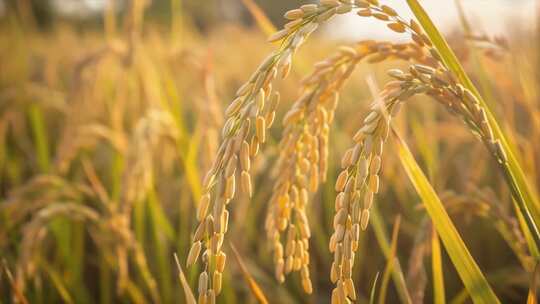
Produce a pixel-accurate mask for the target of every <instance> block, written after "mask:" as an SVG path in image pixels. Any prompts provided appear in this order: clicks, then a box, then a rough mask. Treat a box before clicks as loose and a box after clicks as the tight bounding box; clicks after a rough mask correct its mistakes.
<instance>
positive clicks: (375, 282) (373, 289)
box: [369, 272, 379, 304]
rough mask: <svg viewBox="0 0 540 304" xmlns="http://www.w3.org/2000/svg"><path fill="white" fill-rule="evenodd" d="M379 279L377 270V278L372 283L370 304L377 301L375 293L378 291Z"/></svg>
mask: <svg viewBox="0 0 540 304" xmlns="http://www.w3.org/2000/svg"><path fill="white" fill-rule="evenodd" d="M378 280H379V273H378V272H377V273H376V274H375V278H374V279H373V284H372V285H371V292H370V293H369V304H374V303H375V293H376V291H377V281H378Z"/></svg>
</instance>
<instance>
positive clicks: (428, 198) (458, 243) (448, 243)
mask: <svg viewBox="0 0 540 304" xmlns="http://www.w3.org/2000/svg"><path fill="white" fill-rule="evenodd" d="M394 134H395V136H396V139H397V140H396V142H397V146H398V155H399V157H400V160H401V164H402V166H403V168H404V169H405V171H406V172H407V175H408V176H409V179H410V181H411V182H412V184H413V186H414V188H415V189H416V191H417V193H418V195H419V196H420V197H421V199H422V202H423V203H424V206H425V208H426V211H427V213H428V214H429V216H430V218H431V220H432V222H433V226H434V227H435V229H436V230H437V232H438V233H439V235H440V237H441V240H442V242H443V245H444V248H445V249H446V252H447V253H448V255H449V256H450V260H451V261H452V263H453V264H454V267H455V268H456V270H457V272H458V274H459V277H460V278H461V280H462V281H463V284H464V285H465V288H466V289H467V291H468V292H469V294H470V295H471V298H472V299H473V301H474V303H500V301H499V299H498V298H497V296H496V295H495V293H494V292H493V290H492V289H491V287H490V286H489V283H488V282H487V280H486V278H485V277H484V274H483V273H482V271H481V270H480V268H479V267H478V265H477V264H476V262H475V261H474V259H473V257H472V256H471V254H470V252H469V250H468V249H467V246H466V245H465V243H464V242H463V240H462V239H461V236H460V235H459V232H458V231H457V229H456V227H455V226H454V224H453V223H452V220H451V219H450V217H449V216H448V213H447V212H446V210H445V209H444V206H443V204H442V203H441V201H440V199H439V197H438V196H437V193H435V190H434V189H433V187H432V186H431V184H430V183H429V182H428V180H427V178H426V176H425V175H424V173H423V172H422V170H421V169H420V167H419V166H418V164H417V163H416V160H415V159H414V157H413V156H412V154H411V152H410V151H409V148H408V147H407V144H406V143H405V142H404V141H403V140H402V139H401V138H400V137H399V135H397V133H395V132H394Z"/></svg>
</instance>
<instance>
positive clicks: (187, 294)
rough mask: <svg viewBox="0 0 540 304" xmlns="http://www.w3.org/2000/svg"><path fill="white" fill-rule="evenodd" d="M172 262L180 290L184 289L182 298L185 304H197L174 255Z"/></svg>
mask: <svg viewBox="0 0 540 304" xmlns="http://www.w3.org/2000/svg"><path fill="white" fill-rule="evenodd" d="M174 261H175V262H176V267H177V268H178V278H180V283H181V284H182V288H183V289H184V297H185V298H186V303H187V304H197V301H196V300H195V296H194V295H193V292H192V291H191V287H189V283H188V281H187V279H186V276H185V275H184V272H183V271H182V266H180V262H179V261H178V256H177V255H176V253H175V254H174Z"/></svg>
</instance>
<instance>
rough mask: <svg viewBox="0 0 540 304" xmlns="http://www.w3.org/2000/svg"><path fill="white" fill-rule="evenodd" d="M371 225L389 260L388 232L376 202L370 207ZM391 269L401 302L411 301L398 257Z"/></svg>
mask: <svg viewBox="0 0 540 304" xmlns="http://www.w3.org/2000/svg"><path fill="white" fill-rule="evenodd" d="M370 222H371V227H373V232H374V233H375V238H376V239H377V242H378V243H379V247H381V251H382V252H383V254H384V256H385V258H386V259H387V260H388V261H389V259H390V258H392V257H391V248H390V241H389V240H388V232H387V231H386V228H385V226H384V222H383V220H382V218H381V213H380V211H379V208H378V207H377V205H376V204H374V205H373V206H372V207H371V221H370ZM391 270H392V280H393V281H394V284H395V286H396V290H397V293H398V296H399V299H400V301H401V303H412V300H411V296H410V295H409V290H408V289H407V284H406V283H405V276H404V274H403V270H402V269H401V263H400V262H399V260H398V259H395V261H394V265H393V266H392V268H391Z"/></svg>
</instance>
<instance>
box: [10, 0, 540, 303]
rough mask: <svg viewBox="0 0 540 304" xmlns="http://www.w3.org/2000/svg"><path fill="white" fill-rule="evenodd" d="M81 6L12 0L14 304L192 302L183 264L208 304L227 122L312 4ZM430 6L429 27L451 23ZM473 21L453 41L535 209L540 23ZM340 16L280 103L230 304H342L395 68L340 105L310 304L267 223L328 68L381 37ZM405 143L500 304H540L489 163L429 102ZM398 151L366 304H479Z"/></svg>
mask: <svg viewBox="0 0 540 304" xmlns="http://www.w3.org/2000/svg"><path fill="white" fill-rule="evenodd" d="M77 2H84V1H74V0H72V1H65V2H63V1H44V0H42V1H40V0H35V1H33V0H14V1H9V0H8V1H4V2H0V3H2V5H1V7H2V15H1V17H0V303H185V302H186V301H187V300H186V297H185V293H186V292H187V291H186V290H185V289H184V287H185V286H184V287H183V285H182V284H181V282H180V279H179V277H178V275H179V268H178V267H177V265H176V263H175V259H174V254H175V253H176V254H177V255H178V258H179V261H180V264H181V266H182V268H183V272H184V274H185V276H186V278H187V282H188V283H189V284H190V286H191V289H192V290H194V291H196V290H197V281H198V274H199V272H200V271H201V269H198V266H192V267H189V268H186V267H185V261H186V258H187V254H188V251H189V248H190V246H191V243H192V237H193V231H194V229H195V227H196V225H197V219H196V216H195V215H196V209H197V205H198V203H199V199H200V197H201V195H202V194H203V192H204V189H203V185H202V179H203V177H204V176H205V174H206V172H207V171H208V170H209V169H210V168H211V167H212V163H213V161H214V158H215V156H216V154H217V153H218V148H219V146H220V141H221V137H222V135H221V128H222V127H223V125H224V123H225V121H226V117H225V116H224V111H225V109H226V108H227V106H228V105H229V104H230V102H231V101H232V100H233V99H234V96H235V92H236V90H237V89H238V88H239V87H240V86H241V85H242V84H243V83H244V82H245V81H246V80H247V79H249V77H250V75H251V74H252V73H253V71H254V70H255V69H256V68H257V66H259V64H260V62H261V61H262V60H263V59H264V58H265V57H266V56H267V54H269V53H270V52H271V51H272V50H274V49H276V48H278V47H279V45H278V44H276V43H269V42H267V37H268V35H269V32H268V30H269V28H272V27H274V26H275V27H276V28H280V27H281V26H282V25H283V24H284V23H285V21H284V19H283V18H282V15H283V13H285V11H287V10H289V9H293V8H296V7H299V6H300V5H302V4H306V3H307V1H256V2H253V1H251V0H244V1H240V0H227V1H225V0H221V1H196V0H193V1H190V0H167V1H165V0H163V1H157V0H154V1H145V0H131V1H129V0H126V1H95V2H92V1H88V3H90V4H94V6H84V5H83V6H81V7H83V9H82V10H79V9H78V6H77V5H81V3H77ZM98 2H99V3H98ZM381 2H383V3H388V4H389V5H392V4H395V3H397V2H403V3H405V2H406V1H405V0H403V1H401V0H400V1H381ZM426 2H427V1H426ZM432 2H433V1H432ZM448 2H449V3H451V4H452V5H448V4H445V7H451V8H452V9H455V8H456V7H459V5H460V4H462V2H463V3H464V4H465V8H467V7H472V6H474V4H471V3H473V2H474V1H469V0H461V1H460V0H456V1H455V2H454V1H448ZM478 2H480V3H481V4H479V5H480V6H481V5H488V4H487V2H486V1H478ZM517 2H519V1H516V4H515V5H521V4H523V3H521V2H520V4H517ZM525 2H526V1H525ZM531 2H533V1H531ZM421 3H423V2H421ZM246 5H247V6H246ZM399 5H400V7H406V5H405V6H403V5H401V4H399ZM426 7H427V8H428V10H427V11H428V14H430V15H431V13H432V9H433V7H436V5H433V4H430V5H429V6H426ZM530 7H535V5H530ZM479 11H480V12H478V11H477V12H476V13H475V14H476V15H478V14H480V13H481V10H479ZM458 12H459V10H458ZM536 12H538V7H536ZM461 13H462V14H458V15H457V17H456V18H457V20H456V22H455V23H453V24H452V26H451V27H446V28H445V30H444V33H445V37H446V39H447V40H448V42H449V44H450V46H451V48H452V49H453V50H454V52H455V53H456V55H457V57H458V58H459V60H460V62H461V64H462V65H463V67H464V68H465V70H466V72H467V74H468V75H469V76H470V77H471V79H472V80H473V83H474V84H475V85H476V86H477V87H478V88H479V90H480V92H481V94H482V96H484V97H485V98H486V100H488V103H489V106H490V108H491V110H492V111H493V112H494V116H495V117H496V119H497V121H498V123H499V125H500V126H501V127H502V129H503V130H504V132H505V134H506V136H507V139H508V140H509V141H510V142H511V143H512V145H513V146H514V147H515V148H516V150H515V151H514V154H515V155H516V156H517V159H518V161H519V163H520V164H521V168H522V169H523V171H524V175H525V176H526V177H527V181H528V185H529V187H530V188H531V189H532V193H533V194H534V195H536V194H537V190H538V187H540V175H539V173H538V172H540V144H539V140H540V98H539V94H538V89H539V88H540V68H539V59H540V55H539V54H540V49H539V47H540V46H539V45H538V41H540V31H538V30H537V29H535V26H534V23H535V22H536V21H535V20H534V19H533V18H531V19H530V20H529V19H527V21H524V22H518V20H514V19H512V18H511V17H512V15H511V14H509V16H501V22H503V21H502V20H503V19H504V18H506V17H508V18H507V19H506V20H504V22H507V25H506V29H507V30H506V31H505V32H502V33H501V32H499V31H497V32H496V33H495V34H494V33H493V32H490V28H489V26H481V24H479V23H480V22H479V21H478V20H477V19H475V18H474V16H469V15H468V11H467V9H465V10H463V11H461ZM406 14H409V15H411V13H410V12H406ZM532 15H534V14H532ZM436 16H437V14H434V15H433V19H434V22H435V23H436V24H437V17H436ZM539 16H540V15H539ZM354 17H356V18H360V17H358V16H357V15H356V14H354V13H352V15H351V16H350V18H354ZM503 17H504V18H503ZM266 18H268V19H266ZM339 18H342V17H341V16H340V17H336V20H337V21H335V23H333V24H329V25H327V26H326V27H324V28H323V30H321V31H317V32H315V33H314V34H313V35H312V36H311V38H310V39H309V41H307V42H306V44H305V45H304V46H303V47H302V48H300V49H299V51H298V53H297V54H296V56H295V60H294V64H293V67H292V70H291V72H290V75H289V77H288V78H286V79H285V80H279V81H277V83H276V84H275V86H274V89H275V90H278V91H279V92H280V94H281V102H280V105H279V107H278V109H277V113H276V119H275V123H274V124H273V125H272V127H271V128H270V129H268V131H267V132H268V134H267V141H266V143H265V144H264V145H261V147H260V152H259V155H258V156H257V158H255V160H254V161H253V163H252V164H251V167H252V168H251V177H252V182H253V195H252V197H251V198H249V197H248V196H247V195H245V193H244V194H242V193H240V194H238V195H237V198H236V199H235V200H234V201H233V202H232V203H231V204H230V206H229V209H228V210H229V212H230V219H229V228H228V233H227V236H226V239H225V242H224V244H223V250H224V251H225V252H226V254H227V256H228V258H227V266H226V268H225V271H224V273H223V287H222V292H221V295H220V296H219V297H218V298H217V302H218V303H258V302H260V301H261V295H257V292H255V291H254V289H253V284H255V285H256V286H257V287H258V288H260V292H261V293H262V294H263V295H264V297H266V298H267V299H268V301H269V302H270V303H329V301H330V294H331V292H332V289H333V284H332V282H331V281H330V278H329V273H330V268H331V264H332V260H333V254H332V253H330V251H329V250H328V242H329V240H330V237H331V235H332V233H333V228H332V225H333V217H334V212H335V210H334V199H335V197H336V191H335V189H334V187H335V180H336V178H337V175H338V174H339V172H340V170H341V169H340V166H341V165H340V162H341V158H342V156H343V153H344V152H345V151H346V150H347V149H348V148H349V147H350V146H351V144H352V143H353V139H352V138H353V135H354V134H355V132H356V130H357V129H358V128H360V127H361V126H362V121H363V119H364V116H365V114H366V113H367V112H368V109H369V106H370V104H371V103H372V101H373V95H372V89H373V86H375V87H381V88H382V87H383V86H384V83H386V82H387V81H389V80H390V77H389V76H388V75H387V70H388V69H391V68H396V67H398V68H402V69H404V70H406V69H407V67H408V62H407V61H404V60H398V59H390V60H387V61H384V62H380V63H375V62H374V63H369V62H368V61H363V62H361V63H360V64H359V65H358V67H357V69H356V70H355V71H354V73H353V74H352V76H351V78H350V79H349V80H348V81H347V83H346V84H345V85H344V87H343V89H342V90H341V92H340V94H339V95H340V105H339V107H338V108H337V110H336V113H335V116H334V120H333V123H332V127H331V129H330V134H329V147H330V149H329V156H328V172H327V174H328V178H327V181H326V182H325V183H323V184H321V186H320V187H319V190H318V191H317V192H316V193H314V194H312V195H311V196H312V198H310V200H311V201H310V206H309V209H308V210H307V216H308V218H309V219H310V226H311V232H312V236H311V239H310V246H309V251H310V254H311V260H310V267H311V280H312V284H313V293H312V294H311V295H307V294H305V293H304V291H303V289H302V285H301V280H300V276H299V275H296V274H293V275H290V276H288V277H287V280H286V281H285V283H283V284H280V283H279V282H278V281H277V280H276V279H275V278H274V265H273V258H272V253H271V249H272V248H271V247H272V243H271V242H269V241H268V240H267V239H266V237H265V231H264V225H263V223H264V221H265V217H266V212H267V207H268V203H269V201H270V199H271V196H272V192H273V191H274V189H273V184H274V182H275V180H276V172H275V169H274V168H275V166H276V161H277V158H278V156H279V153H280V146H279V145H278V143H279V142H280V140H281V134H282V132H283V125H282V123H281V122H282V120H283V117H284V114H285V113H286V111H288V110H289V109H290V107H291V106H292V104H293V103H294V102H295V101H296V100H297V99H298V97H299V96H300V93H301V92H299V91H300V88H301V80H302V79H303V78H304V77H305V76H306V75H309V73H311V72H312V71H313V70H314V68H313V66H314V64H315V63H316V62H318V61H321V60H324V59H325V58H327V57H329V56H330V55H332V54H333V53H335V51H336V50H337V48H338V46H340V45H352V46H354V45H355V44H356V43H357V42H358V41H360V40H364V39H367V38H355V37H356V36H354V34H353V33H354V31H355V28H354V27H351V26H349V28H348V29H347V31H350V33H351V34H350V35H349V34H348V33H347V32H345V34H343V26H340V25H339V22H340V20H339ZM343 18H345V17H343ZM346 18H349V16H347V17H346ZM460 18H461V19H460ZM265 20H266V21H267V22H268V23H265ZM343 20H345V19H343ZM343 20H342V21H343ZM513 22H515V23H513ZM346 24H348V23H346ZM359 24H360V23H359ZM471 25H472V26H471ZM355 26H361V25H355ZM371 35H374V37H368V38H370V39H373V40H385V39H387V38H388V37H387V36H385V37H383V36H382V35H381V37H377V32H376V31H374V32H373V33H371ZM338 37H339V38H338ZM344 37H345V38H344ZM347 37H349V38H347ZM351 37H352V38H351ZM406 41H408V40H407V39H406V38H401V40H399V42H406ZM393 126H394V128H395V129H396V130H398V132H399V134H400V135H401V137H402V139H403V140H404V141H405V142H406V143H407V144H408V146H409V147H410V149H411V152H412V154H413V155H414V158H415V159H416V162H417V163H418V165H419V166H420V167H421V169H422V170H423V172H424V174H425V176H426V177H427V180H428V181H429V184H431V186H432V187H433V188H434V189H435V191H436V193H437V195H438V197H439V199H440V201H441V202H442V204H443V205H444V207H445V209H446V211H447V212H448V214H449V215H450V218H451V220H452V222H453V223H454V225H455V226H456V227H457V232H458V233H459V235H460V236H461V238H462V239H463V241H464V243H465V244H466V246H467V248H468V250H469V252H470V254H471V255H472V257H473V258H474V260H475V261H476V263H477V264H478V266H479V268H480V270H481V272H482V273H483V275H484V276H485V278H486V279H487V281H488V282H489V285H490V286H491V288H492V289H493V291H494V292H495V293H496V294H497V297H498V298H499V300H500V301H501V302H502V303H526V302H527V301H529V302H527V303H531V304H532V303H536V299H535V298H536V296H535V293H534V291H535V290H536V288H537V286H536V285H538V284H536V282H537V281H538V278H537V276H538V273H539V272H540V271H539V270H538V269H539V267H538V264H537V263H538V252H532V251H533V250H534V248H535V247H534V246H531V240H530V239H529V237H530V236H528V235H526V234H525V233H524V232H523V231H524V230H523V227H522V224H523V219H522V218H520V217H519V216H518V215H519V214H520V213H519V212H516V207H515V206H516V205H515V204H514V203H513V200H512V192H511V191H512V190H511V189H510V187H509V186H508V184H507V183H506V181H505V178H504V176H503V174H501V172H500V170H499V167H498V165H497V163H496V162H495V161H494V159H493V158H492V157H491V156H490V154H489V153H488V151H487V150H486V149H485V147H484V145H482V143H481V142H480V141H478V140H477V139H476V138H475V137H474V136H473V135H471V133H470V131H469V130H468V129H467V128H465V127H464V126H463V124H462V123H461V122H460V121H459V119H456V117H455V116H452V115H450V114H449V113H448V111H446V109H445V108H444V107H441V106H440V105H439V104H437V103H433V102H431V101H430V98H429V97H426V96H419V97H413V98H412V100H411V101H410V102H408V105H407V107H406V109H405V110H404V111H402V113H401V114H400V115H399V116H398V117H397V118H396V120H394V121H393ZM399 151H400V147H399V144H397V143H396V141H394V140H389V141H388V144H387V147H386V148H385V158H384V161H383V170H382V171H381V174H380V175H381V177H380V178H381V187H380V190H379V194H378V195H377V197H376V199H375V203H374V206H373V207H372V210H371V219H370V223H369V226H368V227H367V229H366V230H365V231H363V232H362V233H361V234H360V240H359V250H358V252H357V254H356V257H355V267H354V271H353V273H352V277H353V278H354V282H355V287H356V293H357V297H358V300H357V302H358V303H369V302H370V299H371V300H372V301H374V302H379V303H399V302H405V303H431V302H434V303H454V304H457V303H471V302H472V300H471V292H470V291H468V290H467V289H466V288H465V286H464V283H463V282H462V279H460V275H459V273H458V272H457V271H456V266H455V265H454V263H453V262H452V260H451V259H450V257H449V256H448V253H447V251H446V250H445V248H446V247H445V246H443V245H442V244H441V243H440V241H439V237H438V234H437V233H436V230H435V228H434V225H432V220H431V218H430V216H429V215H428V213H427V212H426V208H425V206H424V205H423V204H422V197H420V196H419V195H418V193H417V191H416V190H415V188H414V187H413V183H411V180H410V177H409V176H408V175H407V172H406V170H404V168H403V165H402V163H401V160H400V157H399V153H398V152H399ZM273 169H274V170H273ZM277 173H279V172H277ZM535 220H539V221H540V219H538V218H536V219H535ZM233 247H234V248H236V250H237V252H238V255H235V254H234V253H233V249H232V248H233ZM531 248H533V249H531ZM235 256H236V258H235ZM241 265H244V266H245V267H242V266H241ZM250 280H254V282H256V283H253V282H251V283H250ZM372 293H373V294H375V296H372Z"/></svg>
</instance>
